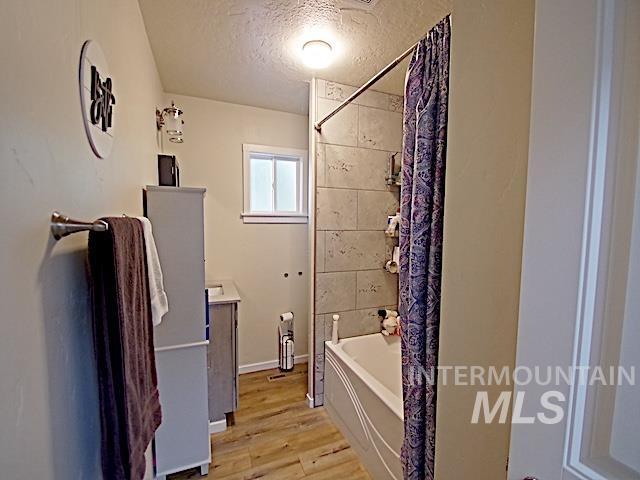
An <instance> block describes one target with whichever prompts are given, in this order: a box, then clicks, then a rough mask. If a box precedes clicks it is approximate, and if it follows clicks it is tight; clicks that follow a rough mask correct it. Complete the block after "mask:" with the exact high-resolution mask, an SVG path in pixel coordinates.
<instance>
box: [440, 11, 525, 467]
mask: <svg viewBox="0 0 640 480" xmlns="http://www.w3.org/2000/svg"><path fill="white" fill-rule="evenodd" d="M452 24H453V28H452V46H451V83H450V91H451V96H450V101H449V134H448V147H447V180H446V195H445V218H444V250H443V264H442V270H443V278H442V306H441V327H440V358H439V363H440V365H448V366H456V365H461V366H471V365H480V366H485V367H487V366H490V365H494V366H497V367H498V368H501V367H502V366H513V364H514V360H515V344H516V332H517V325H518V303H519V286H520V265H521V258H522V236H523V225H524V202H525V187H526V172H527V157H528V141H529V114H530V101H531V69H532V54H533V24H534V2H533V0H481V1H479V0H454V2H453V12H452ZM441 380H442V378H441ZM477 390H492V389H491V388H486V387H481V386H476V387H460V386H457V387H456V386H453V385H452V382H449V385H448V386H446V387H443V386H442V385H440V387H439V390H438V404H437V431H436V477H437V478H439V479H443V480H446V479H462V478H474V479H478V480H497V479H500V478H505V476H506V469H505V465H506V460H507V455H508V450H509V430H510V427H509V425H508V424H502V425H500V424H498V423H493V424H490V425H485V424H477V425H472V424H471V422H470V420H471V414H472V411H473V405H474V401H475V397H476V391H477ZM490 396H491V398H492V399H494V398H495V387H494V388H493V390H492V391H491V393H490Z"/></svg>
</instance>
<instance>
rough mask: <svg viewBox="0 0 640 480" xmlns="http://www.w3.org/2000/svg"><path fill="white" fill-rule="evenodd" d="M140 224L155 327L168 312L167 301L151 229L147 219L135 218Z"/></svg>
mask: <svg viewBox="0 0 640 480" xmlns="http://www.w3.org/2000/svg"><path fill="white" fill-rule="evenodd" d="M137 218H138V220H140V222H141V223H142V229H143V231H144V244H145V250H146V254H147V274H148V276H149V295H150V297H151V318H152V320H153V326H154V327H157V326H158V325H160V322H162V317H163V316H164V314H165V313H167V312H168V311H169V300H168V299H167V294H166V292H165V291H164V283H163V281H162V268H161V267H160V257H158V250H157V249H156V241H155V240H154V239H153V228H152V227H151V222H150V221H149V219H148V218H147V217H137Z"/></svg>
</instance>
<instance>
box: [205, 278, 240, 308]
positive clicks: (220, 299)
mask: <svg viewBox="0 0 640 480" xmlns="http://www.w3.org/2000/svg"><path fill="white" fill-rule="evenodd" d="M217 286H222V291H223V292H224V293H223V294H222V295H215V296H211V295H209V305H220V304H223V303H239V302H241V301H242V299H241V298H240V294H239V293H238V289H237V288H236V284H235V283H234V282H233V280H231V279H224V280H213V281H211V282H207V285H206V287H205V288H211V287H217Z"/></svg>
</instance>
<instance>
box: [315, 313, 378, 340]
mask: <svg viewBox="0 0 640 480" xmlns="http://www.w3.org/2000/svg"><path fill="white" fill-rule="evenodd" d="M337 313H338V315H340V320H339V322H338V337H339V338H349V337H357V336H360V335H369V334H371V333H378V332H380V330H381V326H380V317H378V309H377V308H367V309H361V310H350V311H347V312H337ZM324 318H325V338H326V339H327V340H330V339H331V330H332V328H333V315H332V314H326V315H325V316H324Z"/></svg>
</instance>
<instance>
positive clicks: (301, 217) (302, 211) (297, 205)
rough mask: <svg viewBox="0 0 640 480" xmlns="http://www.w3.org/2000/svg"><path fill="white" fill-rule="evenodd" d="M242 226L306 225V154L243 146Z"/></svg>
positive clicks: (275, 148) (291, 150)
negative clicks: (271, 224)
mask: <svg viewBox="0 0 640 480" xmlns="http://www.w3.org/2000/svg"><path fill="white" fill-rule="evenodd" d="M242 151H243V157H244V171H243V174H244V212H243V213H242V218H243V220H244V222H245V223H306V222H307V152H306V151H305V150H295V149H291V148H280V147H265V146H262V145H246V144H245V145H243V146H242Z"/></svg>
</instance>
